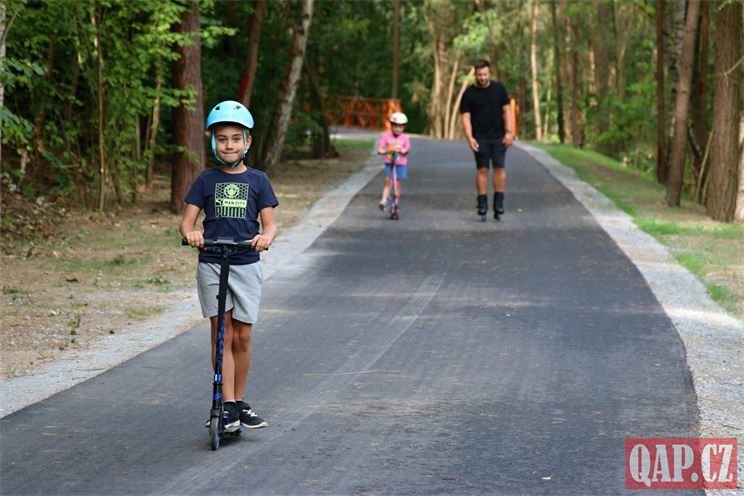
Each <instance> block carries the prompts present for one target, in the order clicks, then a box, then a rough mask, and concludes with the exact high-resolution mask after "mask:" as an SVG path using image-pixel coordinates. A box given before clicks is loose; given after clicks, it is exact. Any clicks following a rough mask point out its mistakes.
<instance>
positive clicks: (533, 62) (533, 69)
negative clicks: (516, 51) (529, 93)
mask: <svg viewBox="0 0 745 496" xmlns="http://www.w3.org/2000/svg"><path fill="white" fill-rule="evenodd" d="M537 34H538V2H537V1H533V3H532V5H531V8H530V78H531V82H530V84H531V86H532V87H533V120H534V123H535V139H537V140H538V141H541V139H543V136H542V134H541V100H540V91H539V88H538V57H537V51H538V41H537Z"/></svg>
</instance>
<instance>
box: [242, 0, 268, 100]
mask: <svg viewBox="0 0 745 496" xmlns="http://www.w3.org/2000/svg"><path fill="white" fill-rule="evenodd" d="M265 11H266V0H256V3H255V5H254V10H253V12H252V13H251V17H249V19H248V50H246V60H245V63H244V65H243V75H242V76H241V85H240V88H238V101H239V102H241V103H243V105H245V106H246V108H250V107H251V97H252V96H253V91H254V86H255V84H256V67H257V66H258V64H259V40H260V38H261V26H262V24H264V12H265Z"/></svg>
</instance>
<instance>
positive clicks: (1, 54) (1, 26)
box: [0, 2, 9, 164]
mask: <svg viewBox="0 0 745 496" xmlns="http://www.w3.org/2000/svg"><path fill="white" fill-rule="evenodd" d="M8 27H9V26H8V25H7V24H6V22H5V2H2V3H0V72H2V70H3V67H4V66H5V39H6V38H7V36H6V31H7V30H8ZM4 100H5V85H4V84H3V81H2V79H0V109H3V102H4ZM2 122H3V119H2V118H0V164H2V163H3V126H2Z"/></svg>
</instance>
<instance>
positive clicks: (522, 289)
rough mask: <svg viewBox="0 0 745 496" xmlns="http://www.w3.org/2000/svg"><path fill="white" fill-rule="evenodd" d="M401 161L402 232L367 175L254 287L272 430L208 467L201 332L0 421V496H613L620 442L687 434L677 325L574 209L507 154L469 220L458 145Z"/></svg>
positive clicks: (619, 477)
mask: <svg viewBox="0 0 745 496" xmlns="http://www.w3.org/2000/svg"><path fill="white" fill-rule="evenodd" d="M414 150H415V153H414V154H412V160H411V162H412V167H411V170H410V179H409V181H408V182H407V183H406V184H405V189H404V196H403V200H402V209H401V220H400V221H398V222H395V221H390V220H388V219H386V218H385V217H384V216H383V215H382V214H381V212H379V211H377V210H376V209H375V205H376V203H377V199H378V195H379V189H380V186H381V184H380V183H381V181H382V179H381V177H380V176H379V177H378V178H376V180H375V181H373V182H371V183H370V184H368V185H367V186H366V187H365V188H364V189H363V190H362V191H360V193H359V194H358V195H356V196H355V197H354V199H353V200H352V202H351V203H350V205H349V206H348V207H347V209H346V211H345V212H344V214H343V215H342V216H341V217H340V218H339V219H338V220H337V221H336V222H335V223H334V224H333V225H332V227H331V228H330V229H328V230H327V231H326V232H325V233H324V234H323V235H322V236H321V237H320V238H319V239H318V240H317V241H316V242H315V243H314V244H313V245H312V246H311V247H310V248H309V249H308V250H306V251H305V252H304V253H303V254H302V256H300V257H299V258H298V259H297V260H295V261H294V262H292V263H290V264H287V265H285V266H284V267H283V268H282V269H280V271H279V272H277V273H276V274H275V275H274V276H273V277H272V278H271V279H270V280H268V281H267V283H266V285H265V289H264V298H263V301H262V313H261V321H260V323H259V324H258V325H257V327H256V331H255V337H254V364H253V368H252V374H251V378H250V395H249V401H250V402H251V403H252V404H253V406H254V407H255V408H256V409H257V411H258V412H259V413H260V414H261V415H262V416H265V417H266V418H267V419H268V420H269V421H270V422H271V424H272V427H271V428H270V429H265V430H263V431H259V432H249V433H244V435H243V437H242V438H241V439H239V440H237V441H235V442H232V443H229V444H226V445H225V446H224V447H222V448H221V449H220V450H219V451H217V452H211V451H210V450H209V443H208V439H207V432H206V429H204V428H201V427H200V426H201V422H202V421H203V420H204V418H205V416H206V415H207V414H208V410H209V393H210V388H211V386H210V380H211V379H210V372H209V367H210V365H209V356H208V351H207V350H208V349H209V341H208V339H209V338H208V332H207V331H206V326H205V325H200V326H198V327H197V328H195V329H193V330H191V331H189V332H187V333H184V334H183V335H181V336H179V337H177V338H175V339H173V340H171V341H169V342H167V343H165V344H163V345H161V346H159V347H158V348H155V349H153V350H151V351H149V352H147V353H144V354H142V355H140V356H138V357H136V358H134V359H133V360H130V361H129V362H126V363H124V364H122V365H120V366H118V367H116V368H114V369H112V370H110V371H108V372H106V373H104V374H101V375H100V376H98V377H95V378H93V379H91V380H89V381H87V382H85V383H82V384H80V385H78V386H76V387H74V388H72V389H70V390H68V391H64V392H62V393H59V394H57V395H55V396H53V397H51V398H49V399H47V400H45V401H42V402H40V403H38V404H35V405H32V406H30V407H28V408H26V409H24V410H21V411H19V412H16V413H14V414H12V415H9V416H7V417H5V418H3V419H1V420H0V435H1V436H2V460H0V463H1V464H2V481H1V486H0V489H1V492H2V494H224V493H226V492H234V491H240V492H241V493H246V494H352V493H374V494H436V493H439V494H443V493H446V494H628V492H627V491H625V489H624V482H623V481H624V443H623V442H624V438H626V437H690V436H695V435H697V408H696V398H695V394H694V391H693V387H692V382H691V376H690V373H689V370H688V367H687V365H686V361H685V351H684V348H683V345H682V343H681V341H680V338H679V337H678V334H677V333H676V331H675V328H674V327H673V325H672V323H671V322H670V320H669V318H668V317H667V316H666V315H665V313H664V311H663V310H662V308H661V307H660V305H659V304H658V303H657V300H656V298H655V297H654V295H653V294H652V292H651V290H650V289H649V287H648V286H647V284H646V283H645V281H644V279H643V278H642V276H641V275H640V273H639V272H638V270H637V269H636V267H635V266H634V265H633V264H632V263H631V262H630V261H629V260H628V259H627V258H626V256H625V255H624V254H623V253H622V252H621V251H620V249H619V248H618V247H617V246H616V245H615V244H614V243H613V242H612V241H611V239H610V238H609V237H608V235H607V234H606V233H605V232H604V231H603V230H602V229H601V228H600V227H599V226H598V225H597V223H596V222H595V220H594V219H593V218H592V216H591V215H590V214H589V213H588V211H587V210H585V208H584V207H582V206H581V205H580V204H579V203H577V202H576V200H575V199H574V197H573V196H572V195H571V193H569V192H568V191H567V190H566V189H565V188H564V187H563V186H561V185H560V184H559V183H558V182H557V181H556V180H555V179H553V177H552V176H551V175H550V174H548V173H547V172H546V170H545V169H544V168H542V167H541V166H540V165H539V164H538V163H537V162H535V161H534V160H533V159H532V158H531V157H530V156H529V155H528V154H526V153H525V152H523V151H521V150H517V149H513V150H511V151H510V155H509V157H508V160H509V164H510V166H509V167H510V169H509V188H508V195H507V199H506V206H507V211H508V213H507V214H506V215H505V217H504V219H503V220H502V221H501V222H495V221H493V220H491V219H490V220H489V221H488V222H486V223H481V222H480V221H479V220H478V217H477V216H476V214H475V209H474V206H475V205H474V204H475V198H474V194H473V168H472V166H471V158H470V154H468V153H467V152H464V148H463V144H462V143H455V142H436V141H426V140H417V141H416V142H415V144H414ZM657 494H661V493H659V492H658V493H657ZM675 494H685V493H684V492H683V493H681V492H680V491H676V492H675Z"/></svg>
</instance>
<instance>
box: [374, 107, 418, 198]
mask: <svg viewBox="0 0 745 496" xmlns="http://www.w3.org/2000/svg"><path fill="white" fill-rule="evenodd" d="M390 121H391V130H390V131H386V132H384V133H383V135H382V136H381V137H380V139H379V140H378V153H379V154H380V155H385V184H384V185H383V193H382V196H381V198H380V203H379V204H378V207H379V208H380V210H384V209H385V207H386V205H387V203H388V196H389V195H390V192H391V187H392V186H393V167H396V179H398V180H399V181H400V180H402V179H406V177H407V174H406V165H407V162H408V161H407V156H408V154H409V149H410V148H411V141H409V136H408V135H406V134H405V133H404V126H405V125H406V123H407V122H408V119H407V118H406V114H404V113H403V112H394V113H393V115H391V118H390ZM394 154H395V157H396V159H395V163H393V156H394ZM396 190H397V193H398V196H399V197H400V196H401V184H400V183H398V184H396Z"/></svg>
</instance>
